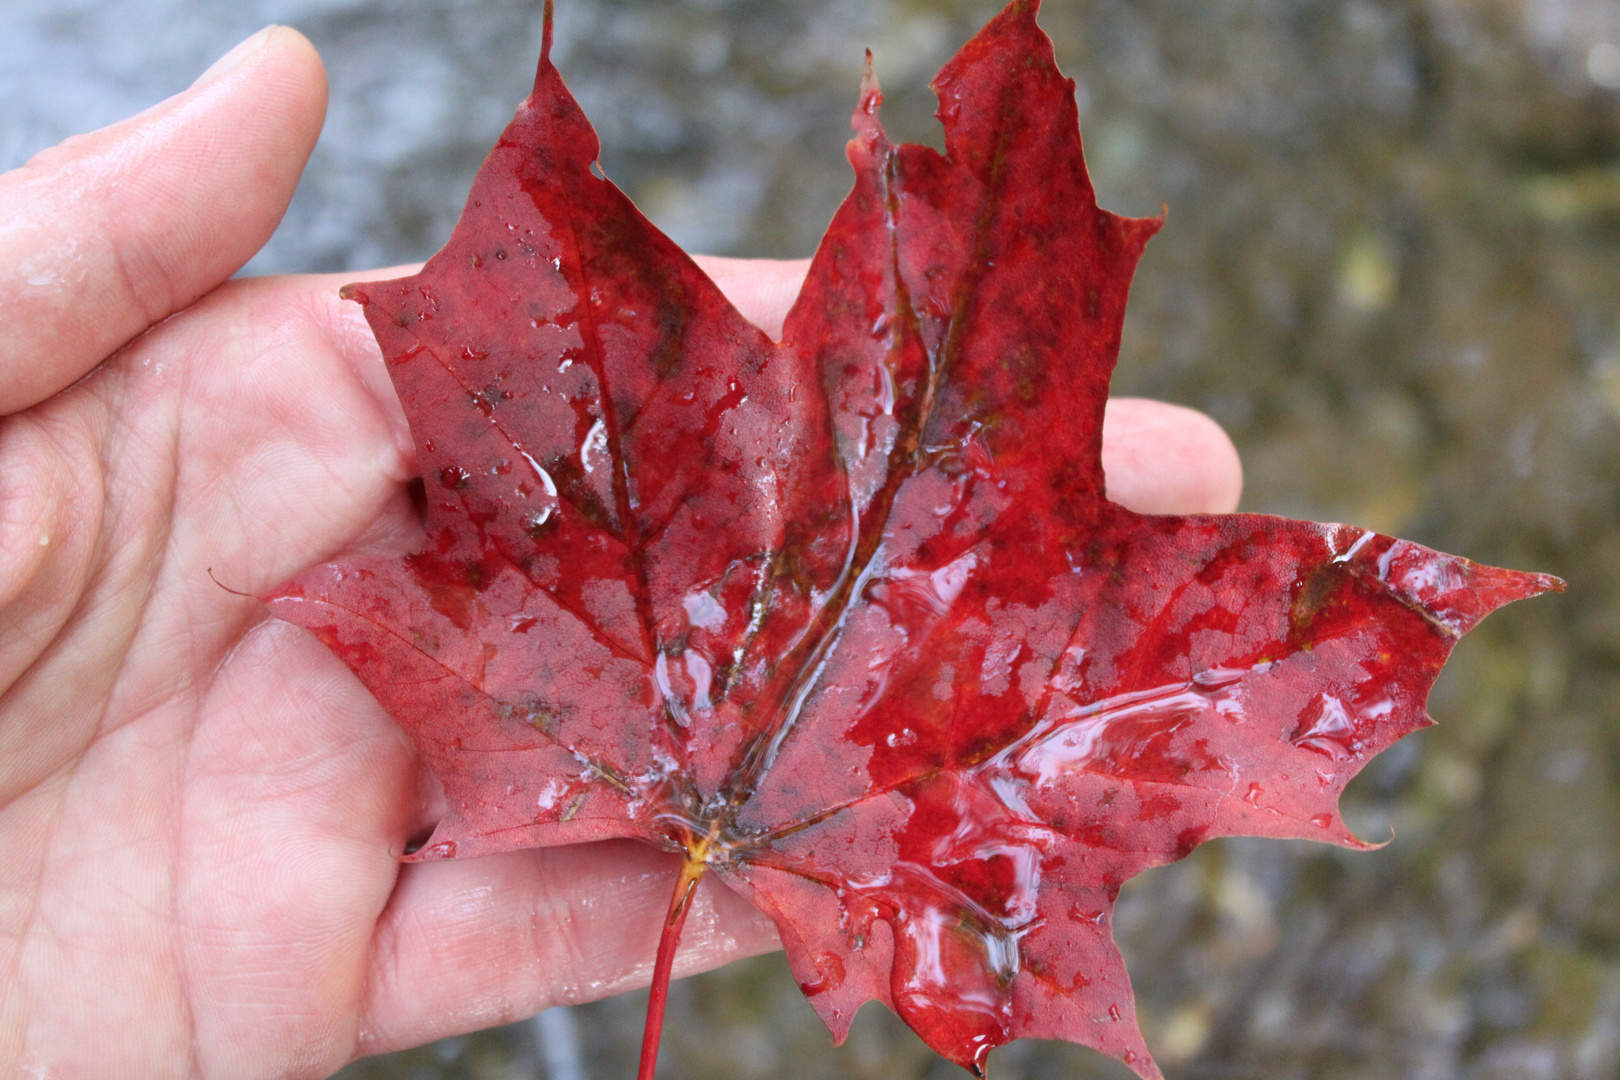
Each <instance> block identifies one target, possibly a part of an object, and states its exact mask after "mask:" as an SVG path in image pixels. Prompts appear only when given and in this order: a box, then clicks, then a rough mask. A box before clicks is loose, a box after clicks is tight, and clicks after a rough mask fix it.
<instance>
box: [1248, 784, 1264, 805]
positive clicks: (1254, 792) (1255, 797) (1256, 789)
mask: <svg viewBox="0 0 1620 1080" xmlns="http://www.w3.org/2000/svg"><path fill="white" fill-rule="evenodd" d="M1265 791H1266V789H1265V788H1263V787H1261V786H1260V785H1259V784H1250V785H1249V790H1248V792H1246V793H1245V794H1244V796H1243V801H1244V802H1246V803H1248V804H1249V805H1250V806H1259V805H1260V796H1261V795H1264V794H1265Z"/></svg>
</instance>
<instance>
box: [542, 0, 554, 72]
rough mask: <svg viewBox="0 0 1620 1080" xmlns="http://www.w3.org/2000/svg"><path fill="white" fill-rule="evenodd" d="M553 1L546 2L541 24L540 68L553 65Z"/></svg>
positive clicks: (547, 0)
mask: <svg viewBox="0 0 1620 1080" xmlns="http://www.w3.org/2000/svg"><path fill="white" fill-rule="evenodd" d="M553 14H554V13H553V11H552V0H546V6H545V10H544V12H543V13H542V14H541V16H540V18H541V22H540V66H541V67H542V68H545V67H549V66H550V64H551V31H552V25H553V22H554V20H553Z"/></svg>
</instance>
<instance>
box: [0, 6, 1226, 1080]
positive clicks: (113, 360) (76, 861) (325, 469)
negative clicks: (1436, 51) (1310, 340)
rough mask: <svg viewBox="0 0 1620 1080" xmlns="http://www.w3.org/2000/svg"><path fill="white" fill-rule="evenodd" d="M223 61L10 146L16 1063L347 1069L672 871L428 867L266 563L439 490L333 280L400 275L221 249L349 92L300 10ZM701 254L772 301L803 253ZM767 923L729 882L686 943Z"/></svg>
mask: <svg viewBox="0 0 1620 1080" xmlns="http://www.w3.org/2000/svg"><path fill="white" fill-rule="evenodd" d="M230 59H232V60H234V61H235V66H232V67H228V68H226V69H225V70H217V69H216V70H212V71H211V72H210V76H211V78H210V79H208V80H206V81H203V82H200V84H199V85H198V86H195V87H193V88H192V89H191V90H188V91H187V92H186V93H183V94H181V95H178V96H177V97H175V98H173V99H170V100H169V101H166V102H164V103H162V104H160V105H158V106H156V107H154V108H153V109H151V110H149V111H148V112H146V113H143V114H141V115H140V116H138V117H136V118H134V119H132V120H129V121H125V122H124V123H123V124H119V125H115V126H114V127H112V128H109V129H106V130H104V131H102V132H98V133H96V134H93V135H90V136H84V137H81V138H79V139H75V140H70V141H69V142H68V143H66V144H64V145H63V146H62V147H59V148H57V149H55V150H51V151H47V152H45V153H44V154H42V155H40V156H39V157H38V158H36V159H35V160H34V161H33V162H30V163H29V165H27V166H25V167H24V168H23V169H20V170H17V171H15V172H13V173H9V174H6V175H5V176H4V177H0V301H3V302H4V307H5V310H6V311H7V312H8V313H9V315H10V319H9V320H8V333H7V337H6V340H5V343H4V344H3V345H0V414H3V415H4V416H5V419H3V420H0V688H3V691H0V850H3V851H4V852H5V858H4V860H3V861H0V1076H11V1075H24V1076H28V1075H40V1076H51V1077H95V1078H100V1077H108V1076H118V1077H169V1076H175V1077H179V1076H207V1077H214V1076H231V1077H237V1076H240V1077H258V1076H264V1077H270V1076H324V1075H327V1074H328V1073H330V1072H332V1071H333V1070H335V1069H337V1068H338V1067H339V1066H341V1065H342V1064H344V1063H345V1062H347V1061H348V1060H350V1059H352V1058H354V1057H356V1056H359V1055H363V1054H371V1053H379V1052H383V1051H387V1050H391V1049H397V1048H400V1047H404V1046H409V1045H415V1044H418V1043H421V1042H425V1041H428V1040H431V1039H434V1038H438V1037H440V1036H444V1035H449V1034H453V1033H456V1032H461V1031H466V1030H470V1029H474V1028H478V1027H485V1026H488V1025H491V1024H497V1023H501V1022H505V1021H508V1020H512V1019H516V1018H518V1017H522V1016H526V1015H530V1014H532V1013H534V1012H536V1011H538V1010H540V1009H543V1008H545V1007H547V1006H549V1005H552V1004H558V1003H565V1002H571V1001H581V1000H588V999H591V998H596V997H601V996H604V995H606V994H611V993H615V992H617V991H620V990H624V989H629V988H631V987H633V986H636V985H641V984H644V983H645V982H646V981H647V977H648V975H649V973H650V969H651V963H652V956H653V952H654V948H655V943H656V939H657V933H658V927H659V924H660V922H661V920H662V917H663V913H664V908H665V905H666V904H667V901H668V888H669V881H670V879H671V877H672V875H673V874H674V872H675V871H674V863H673V862H672V861H671V860H672V858H673V857H672V856H668V855H665V854H663V853H659V852H655V851H652V850H650V849H647V848H644V847H642V846H640V845H637V844H634V843H629V842H614V843H604V844H592V845H583V846H580V847H575V848H563V849H555V850H549V851H522V852H513V853H510V854H507V855H501V856H494V857H489V858H484V859H476V860H467V861H450V862H438V863H428V864H420V865H402V864H401V863H400V862H399V861H398V858H397V857H398V855H399V854H400V853H401V851H402V850H403V848H404V846H405V844H406V841H407V840H408V839H409V838H410V837H413V836H417V835H420V834H422V833H423V832H424V831H425V830H426V829H427V827H428V826H429V825H431V823H432V821H433V819H434V815H435V812H436V806H435V797H436V796H435V793H434V790H433V787H432V784H431V782H430V780H429V779H428V778H427V777H425V775H424V773H423V770H422V769H421V767H420V764H419V762H418V760H417V758H416V756H415V754H414V752H413V751H412V750H411V748H410V746H409V744H408V743H407V741H406V740H405V738H404V737H403V736H402V735H401V733H400V732H399V730H398V729H397V728H396V727H395V725H394V724H393V723H392V722H391V721H390V720H389V719H388V717H387V716H386V715H385V714H384V713H383V712H382V711H381V710H380V709H379V708H378V707H377V705H376V704H375V703H374V702H373V701H372V700H371V698H370V697H369V695H367V694H366V692H365V691H364V689H363V688H361V686H360V685H359V683H358V682H357V681H356V680H355V679H354V677H353V676H352V675H351V674H350V673H349V672H348V670H347V669H346V668H344V667H343V665H342V664H341V663H340V662H339V661H337V660H336V659H334V658H333V657H332V656H331V655H330V654H329V653H328V652H327V651H326V650H325V649H324V648H322V647H321V646H320V645H318V644H317V643H316V642H315V641H314V640H313V639H312V638H311V637H309V636H308V635H307V634H306V633H304V632H303V631H302V630H298V629H296V628H294V627H291V626H288V625H286V624H283V623H280V622H277V621H274V620H268V619H266V617H265V613H264V609H263V606H262V605H261V604H260V603H259V602H258V601H256V600H254V599H252V598H251V597H252V596H253V595H254V594H257V593H263V592H267V591H269V590H271V589H272V588H274V587H275V586H276V585H278V584H280V583H281V582H282V581H284V580H286V579H287V578H289V577H291V576H292V575H294V574H295V573H297V572H298V571H300V570H302V569H304V568H306V567H308V566H310V565H313V564H315V563H318V562H322V561H326V560H330V559H334V558H337V557H340V556H352V555H354V554H357V553H360V552H362V551H368V550H370V551H378V550H390V551H406V550H410V549H411V546H412V545H413V544H414V543H415V541H416V538H417V535H418V531H419V526H418V525H417V522H416V519H415V515H414V512H413V510H412V508H411V503H410V499H409V496H408V493H407V489H406V484H407V483H408V481H409V480H410V478H411V476H412V475H413V450H412V444H411V439H410V434H409V431H408V429H407V427H406V424H405V421H404V417H403V415H402V413H401V411H400V408H399V404H398V402H397V400H396V398H395V396H394V393H393V390H392V387H391V386H390V384H389V382H388V378H387V374H386V372H385V370H384V367H383V364H382V360H381V357H380V355H379V354H378V352H377V349H376V346H375V343H374V342H373V341H372V338H371V335H370V332H369V330H368V329H367V328H366V326H365V323H364V320H363V319H361V318H360V315H359V309H358V308H357V307H356V306H354V305H350V304H344V303H342V302H340V301H339V300H338V299H337V289H338V286H339V285H340V284H341V283H342V282H343V281H344V280H349V279H353V278H357V277H376V276H377V275H376V274H375V273H373V274H370V275H367V274H356V275H345V276H344V277H343V278H336V277H329V276H328V277H287V278H267V279H252V280H239V281H226V280H225V279H226V278H227V277H228V276H229V275H230V274H231V273H233V272H234V271H235V270H236V269H238V268H239V267H240V266H241V265H242V264H243V263H244V262H245V261H246V260H247V259H248V258H249V257H251V256H252V254H253V253H254V251H256V250H257V249H258V247H259V246H260V245H261V244H262V243H263V242H264V241H265V240H266V239H267V238H268V236H269V234H270V233H271V231H272V230H273V229H274V227H275V224H276V222H277V221H278V220H279V219H280V216H281V214H282V212H283V210H284V209H285V206H286V202H287V200H288V198H290V196H291V194H292V190H293V187H294V185H295V183H296V181H297V176H298V173H299V171H300V169H301V168H302V165H303V162H304V160H305V158H306V157H307V155H308V153H309V151H310V149H311V147H312V146H313V143H314V140H315V137H316V134H317V133H318V131H319V128H320V123H321V119H322V115H323V112H324V106H325V81H324V75H323V73H322V70H321V66H320V61H319V59H318V58H317V57H316V55H315V53H314V50H313V49H312V48H311V47H310V45H309V43H308V42H307V41H305V40H304V39H303V38H302V37H301V36H299V35H298V34H297V33H296V32H294V31H291V30H287V29H284V28H282V29H276V30H273V31H270V32H268V33H267V34H265V35H262V36H260V37H257V38H255V39H250V41H249V42H247V43H244V46H243V47H242V48H241V49H240V50H239V51H237V52H235V53H234V54H233V55H232V56H231V57H230ZM703 265H704V266H705V268H706V269H708V270H709V271H710V273H711V274H712V275H713V276H714V277H715V278H716V280H717V281H718V282H719V283H720V285H721V286H722V288H724V289H725V290H726V291H727V293H728V295H730V296H732V297H733V299H734V300H735V301H736V302H737V303H738V305H739V307H740V308H741V309H742V310H743V312H744V313H745V314H747V315H749V316H750V317H751V318H754V319H755V320H756V321H758V322H759V323H760V324H761V325H763V326H766V327H767V329H775V328H779V327H780V324H781V319H782V316H783V314H784V313H785V311H786V307H787V305H788V303H789V301H790V300H791V297H792V296H793V295H794V293H796V291H797V283H798V281H799V279H801V278H802V276H803V273H804V265H805V264H803V263H768V262H745V261H740V260H703ZM1104 462H1105V467H1106V468H1107V470H1108V474H1109V484H1110V491H1111V493H1112V494H1114V495H1115V497H1116V498H1118V499H1119V500H1121V501H1123V502H1126V503H1127V504H1128V505H1133V506H1135V507H1136V508H1138V509H1144V510H1156V511H1175V510H1228V509H1231V508H1232V507H1233V506H1234V505H1235V503H1236V499H1237V489H1238V486H1239V483H1240V478H1239V473H1238V468H1237V460H1236V456H1235V453H1234V452H1233V451H1232V450H1231V445H1230V443H1229V442H1227V441H1226V439H1225V436H1224V435H1222V434H1221V433H1220V431H1219V429H1218V428H1216V427H1215V426H1214V425H1213V424H1212V423H1211V422H1209V421H1208V420H1206V419H1204V418H1202V417H1201V416H1199V415H1198V414H1196V413H1190V412H1188V411H1187V410H1179V409H1176V408H1174V407H1172V406H1165V405H1158V404H1155V403H1151V402H1140V401H1137V402H1131V401H1121V402H1114V403H1112V404H1111V407H1110V412H1109V417H1108V424H1107V426H1106V427H1105V431H1104ZM221 586H226V587H221ZM233 590H234V591H233ZM775 943H776V939H775V932H774V930H773V929H772V928H771V926H770V924H769V923H768V922H767V921H766V920H764V919H763V917H761V916H760V915H758V913H756V912H755V911H754V910H753V909H752V908H751V907H750V906H749V905H747V904H746V903H745V902H743V901H741V900H740V899H738V898H737V897H735V896H733V895H732V894H730V893H729V892H727V891H726V890H725V889H724V887H723V886H716V885H715V884H714V882H713V881H712V879H710V880H706V881H705V883H704V884H703V885H702V886H700V891H699V898H698V901H697V903H696V905H695V907H694V910H693V913H692V915H691V916H690V919H689V921H688V924H687V928H686V932H685V935H684V937H683V940H682V946H681V952H680V957H679V960H678V963H677V974H681V973H687V972H692V971H696V970H700V969H702V968H705V967H712V966H714V965H716V964H719V963H722V962H724V961H726V960H728V959H732V958H735V957H738V956H743V955H747V954H749V953H754V952H759V951H763V950H766V949H769V948H773V947H775Z"/></svg>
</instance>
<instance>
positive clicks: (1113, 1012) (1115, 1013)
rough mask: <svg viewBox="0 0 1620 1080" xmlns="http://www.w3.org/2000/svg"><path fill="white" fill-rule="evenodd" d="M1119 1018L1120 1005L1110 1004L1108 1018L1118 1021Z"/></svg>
mask: <svg viewBox="0 0 1620 1080" xmlns="http://www.w3.org/2000/svg"><path fill="white" fill-rule="evenodd" d="M1119 1018H1120V1016H1119V1006H1118V1005H1110V1006H1108V1019H1110V1020H1114V1021H1118V1020H1119Z"/></svg>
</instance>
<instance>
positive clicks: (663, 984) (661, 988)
mask: <svg viewBox="0 0 1620 1080" xmlns="http://www.w3.org/2000/svg"><path fill="white" fill-rule="evenodd" d="M708 846H709V845H708V842H707V841H705V842H703V843H702V844H700V845H698V848H697V850H695V851H692V852H690V853H688V855H687V856H686V862H685V863H683V864H682V865H681V875H680V877H678V878H676V880H675V893H674V895H673V896H671V897H670V899H669V914H668V915H666V916H665V917H664V932H663V934H662V935H661V936H660V937H659V939H658V959H657V960H656V961H654V963H653V977H652V993H651V995H650V996H649V997H648V998H647V1026H646V1028H645V1029H644V1030H643V1031H642V1035H641V1066H640V1068H638V1069H637V1070H636V1080H653V1073H654V1072H655V1071H656V1069H657V1067H658V1040H659V1038H660V1037H661V1036H662V1035H663V1032H664V1004H665V1002H667V1001H668V1000H669V973H670V972H671V971H672V970H673V969H674V966H675V947H676V946H677V945H679V944H680V940H681V928H682V927H683V926H685V925H686V913H687V911H689V910H690V909H691V907H692V891H693V890H694V889H696V888H697V883H698V879H699V878H701V877H702V876H703V871H704V870H706V869H708V863H707V862H706V861H705V859H704V854H705V853H706V852H707V850H708Z"/></svg>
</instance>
